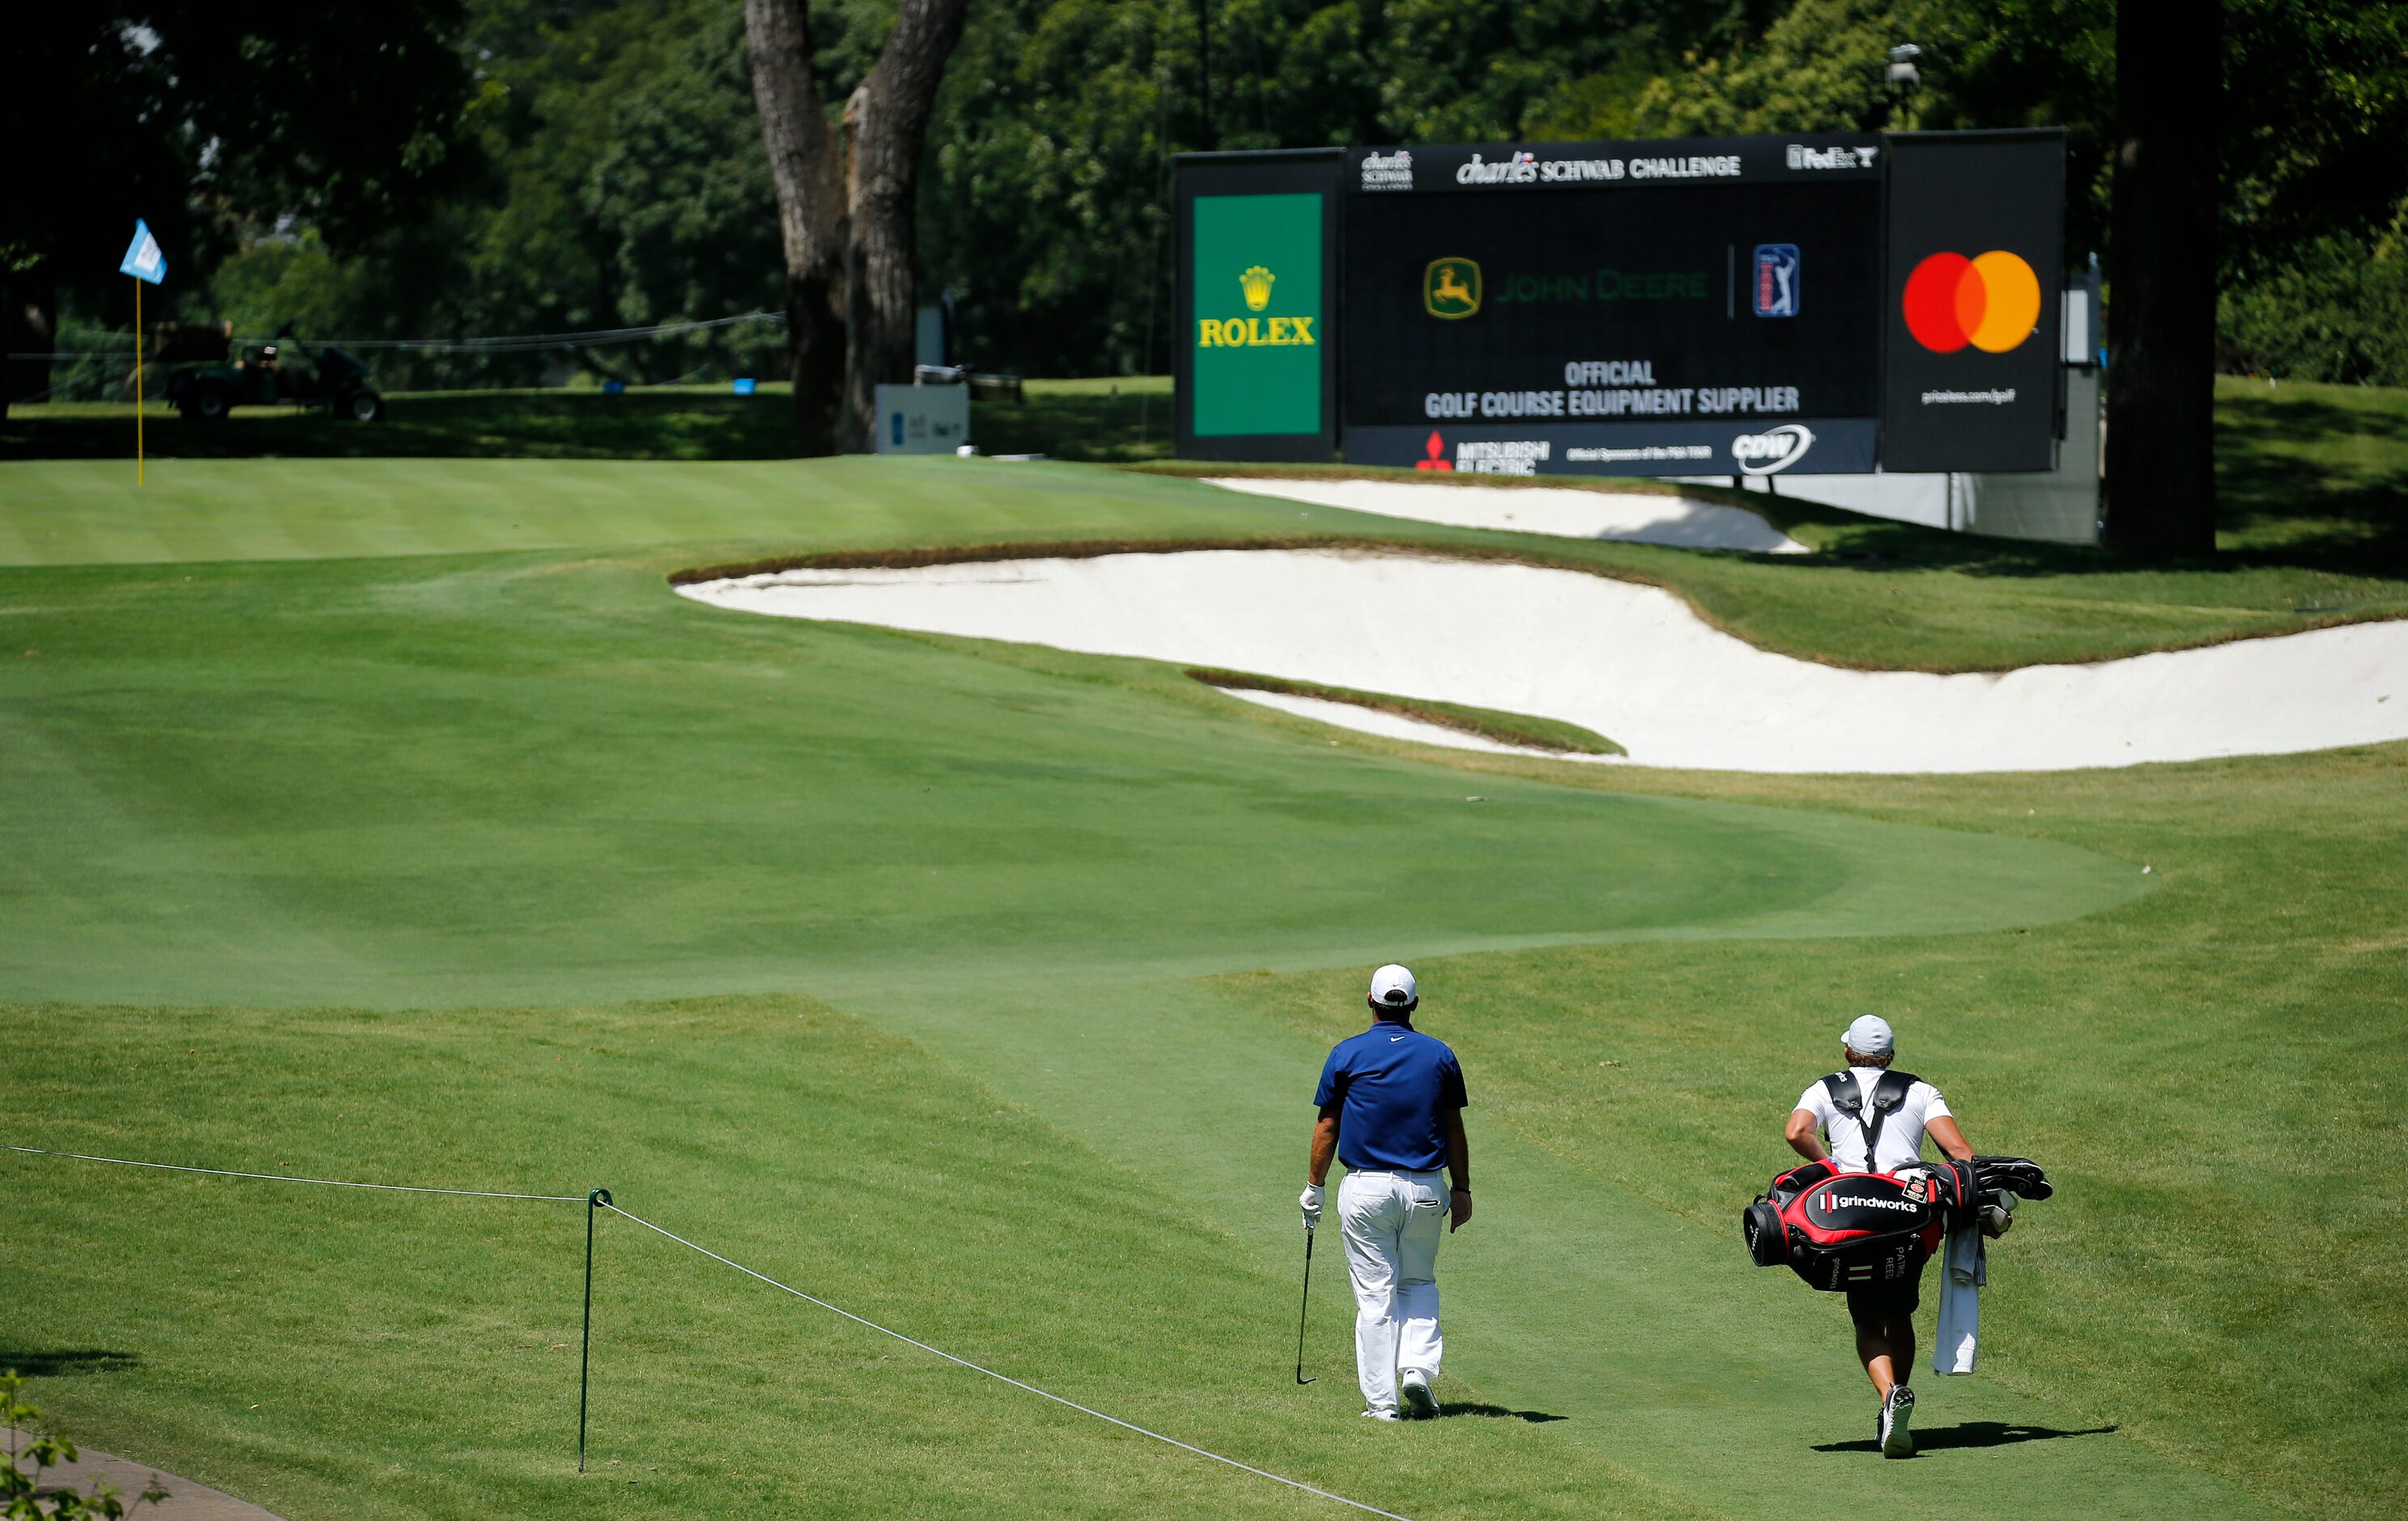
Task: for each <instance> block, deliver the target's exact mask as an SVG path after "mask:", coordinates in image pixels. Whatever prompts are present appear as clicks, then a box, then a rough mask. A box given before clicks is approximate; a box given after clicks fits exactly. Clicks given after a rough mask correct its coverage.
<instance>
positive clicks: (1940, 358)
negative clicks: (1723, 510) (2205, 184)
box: [1178, 129, 2065, 476]
mask: <svg viewBox="0 0 2408 1521" xmlns="http://www.w3.org/2000/svg"><path fill="white" fill-rule="evenodd" d="M2064 156H2065V139H2064V135H2063V134H2062V133H2061V132H2057V131H2054V130H2047V129H2018V130H2014V131H2006V132H1961V133H1899V134H1876V133H1854V134H1801V135H1799V136H1786V137H1784V136H1758V137H1699V138H1684V139H1679V140H1661V141H1640V142H1583V143H1527V144H1512V143H1508V144H1502V145H1483V146H1469V145H1465V146H1457V147H1407V148H1348V149H1344V150H1333V149H1319V150H1299V151H1292V152H1265V153H1256V154H1200V155H1183V156H1182V157H1181V159H1180V161H1179V188H1178V218H1179V226H1180V237H1181V239H1182V242H1181V248H1182V255H1181V257H1182V260H1183V263H1182V264H1181V265H1180V271H1181V277H1182V281H1181V289H1180V292H1179V303H1180V305H1179V311H1180V313H1181V318H1180V320H1181V321H1182V322H1183V323H1185V324H1186V326H1187V329H1188V335H1189V337H1188V341H1187V345H1186V346H1185V347H1184V348H1183V350H1182V352H1181V356H1180V360H1179V364H1180V366H1181V367H1180V369H1179V382H1178V384H1179V398H1180V399H1179V404H1178V405H1179V409H1180V416H1181V419H1182V422H1181V433H1180V447H1181V452H1182V454H1183V455H1185V456H1188V457H1199V458H1200V457H1212V458H1230V459H1243V458H1266V459H1268V458H1281V459H1285V458H1319V459H1326V458H1328V457H1329V453H1330V452H1332V451H1333V450H1334V451H1336V452H1340V453H1342V455H1343V457H1344V458H1346V459H1347V460H1350V461H1355V462H1358V463H1362V464H1367V465H1385V466H1412V467H1413V468H1417V469H1423V470H1448V471H1467V472H1481V473H1498V474H1515V475H1559V474H1575V475H1656V476H1743V475H1744V476H1770V475H1775V474H1782V473H1788V474H1798V475H1808V474H1851V475H1853V474H1861V473H1865V472H1869V471H1871V470H1874V469H1876V468H1881V469H1887V470H1914V471H1932V470H1994V471H2013V470H2046V469H2049V468H2052V467H2053V466H2054V464H2055V460H2056V445H2057V438H2058V437H2059V436H2060V434H2061V432H2062V422H2061V419H2060V417H2059V413H2058V409H2059V394H2058V388H2059V385H2060V383H2061V380H2062V377H2061V376H2060V375H2059V374H2058V372H2057V365H2058V329H2059V325H2060V322H2061V314H2060V311H2059V288H2060V285H2061V280H2062V274H2063V269H2064V260H2063V248H2062V243H2063V228H2064V195H2065V175H2064ZM1316 229H1319V231H1316ZM1191 250H1192V255H1191V252H1190V251H1191ZM1191 264H1192V265H1193V267H1192V268H1191V267H1190V265H1191ZM1316 377H1318V380H1315V378H1316ZM1309 382H1310V383H1309ZM1316 386H1317V387H1319V388H1318V389H1315V387H1316ZM1332 403H1334V405H1333V404H1332Z"/></svg>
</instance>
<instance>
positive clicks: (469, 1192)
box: [0, 1143, 585, 1204]
mask: <svg viewBox="0 0 2408 1521" xmlns="http://www.w3.org/2000/svg"><path fill="white" fill-rule="evenodd" d="M0 1152H22V1153H24V1154H25V1155H28V1156H61V1157H65V1158H67V1159H68V1160H70V1161H76V1162H107V1163H109V1164H110V1165H112V1166H115V1167H147V1168H155V1169H158V1170H160V1171H162V1172H202V1173H207V1174H208V1175H209V1176H210V1177H213V1178H256V1179H259V1180H261V1181H262V1182H265V1183H308V1184H317V1185H318V1186H320V1187H321V1188H373V1189H376V1190H378V1191H380V1192H382V1193H389V1194H450V1195H452V1197H454V1198H527V1199H538V1200H540V1201H542V1202H543V1203H546V1204H582V1203H584V1202H585V1196H584V1195H583V1194H504V1193H496V1192H493V1191H490V1190H487V1189H483V1188H426V1187H422V1186H420V1185H418V1184H407V1183H346V1182H345V1181H343V1180H342V1179H340V1178H301V1177H295V1176H294V1175H292V1174H290V1173H285V1172H234V1171H230V1170H228V1169H224V1168H213V1167H179V1166H178V1165H177V1164H175V1163H173V1162H136V1161H133V1160H130V1159H128V1158H126V1157H122V1156H88V1155H84V1154H83V1153H82V1152H46V1151H44V1150H42V1149H41V1148H40V1147H39V1146H10V1145H7V1144H5V1143H0Z"/></svg>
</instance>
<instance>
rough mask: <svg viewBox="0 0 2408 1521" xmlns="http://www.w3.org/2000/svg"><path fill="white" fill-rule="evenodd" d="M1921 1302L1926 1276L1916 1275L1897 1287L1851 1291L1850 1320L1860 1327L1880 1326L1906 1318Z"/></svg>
mask: <svg viewBox="0 0 2408 1521" xmlns="http://www.w3.org/2000/svg"><path fill="white" fill-rule="evenodd" d="M1922 1302H1923V1275H1922V1274H1921V1273H1917V1274H1915V1275H1914V1277H1913V1278H1908V1279H1904V1280H1902V1281H1900V1282H1899V1283H1895V1284H1873V1285H1871V1286H1869V1287H1865V1288H1852V1289H1850V1290H1848V1318H1849V1319H1850V1320H1853V1321H1855V1322H1856V1324H1857V1325H1859V1326H1879V1325H1881V1324H1882V1323H1883V1322H1884V1321H1892V1320H1904V1319H1906V1318H1907V1317H1909V1316H1911V1315H1913V1314H1914V1311H1915V1307H1916V1306H1918V1305H1920V1304H1921V1303H1922Z"/></svg>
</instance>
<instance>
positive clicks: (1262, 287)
mask: <svg viewBox="0 0 2408 1521" xmlns="http://www.w3.org/2000/svg"><path fill="white" fill-rule="evenodd" d="M1277 279H1279V277H1278V276H1277V275H1274V274H1272V273H1271V272H1270V271H1269V270H1268V269H1265V268H1264V267H1263V266H1262V265H1254V267H1253V268H1252V269H1249V270H1247V271H1246V272H1245V273H1244V274H1242V275H1240V276H1239V277H1238V288H1239V289H1240V290H1242V291H1244V292H1245V293H1246V309H1247V310H1248V311H1260V310H1262V309H1264V308H1265V307H1268V306H1269V305H1270V304H1271V281H1273V280H1277Z"/></svg>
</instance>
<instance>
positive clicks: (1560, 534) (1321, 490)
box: [1211, 476, 1813, 554]
mask: <svg viewBox="0 0 2408 1521" xmlns="http://www.w3.org/2000/svg"><path fill="white" fill-rule="evenodd" d="M1211 484H1212V485H1215V486H1226V487H1227V488H1228V489H1229V490H1231V491H1242V492H1246V493H1248V494H1250V495H1255V496H1280V497H1284V498H1286V499H1287V500H1288V501H1291V502H1311V503H1312V504H1313V505H1315V506H1317V507H1342V508H1345V509H1347V510H1349V511H1353V512H1374V513H1377V514H1379V515H1380V516H1381V517H1383V518H1412V519H1414V520H1416V521H1418V522H1422V523H1444V524H1453V525H1455V527H1458V528H1506V529H1511V530H1512V531H1514V532H1517V533H1525V534H1546V535H1549V536H1551V537H1554V538H1622V539H1628V540H1630V541H1631V542H1633V543H1639V544H1675V545H1678V546H1680V547H1682V548H1684V549H1693V550H1745V551H1747V552H1750V553H1752V554H1811V553H1813V551H1812V550H1810V549H1808V548H1807V547H1806V546H1805V545H1803V544H1800V543H1799V542H1798V540H1796V539H1794V538H1790V537H1789V536H1788V535H1787V534H1785V533H1783V532H1782V531H1781V530H1780V529H1778V528H1775V527H1774V526H1773V525H1772V524H1770V523H1767V522H1766V521H1764V519H1763V518H1761V517H1759V516H1758V515H1756V513H1754V512H1751V511H1749V510H1748V509H1745V508H1743V507H1725V506H1722V505H1721V504H1720V503H1716V502H1700V501H1693V500H1691V499H1689V498H1688V497H1685V496H1657V495H1648V494H1646V493H1644V492H1636V491H1615V492H1606V491H1576V490H1572V489H1570V488H1569V487H1562V486H1438V485H1429V486H1425V485H1422V484H1420V483H1419V482H1417V481H1271V480H1261V479H1256V478H1254V477H1251V476H1247V477H1238V476H1229V477H1221V478H1216V479H1214V480H1213V481H1211Z"/></svg>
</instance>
